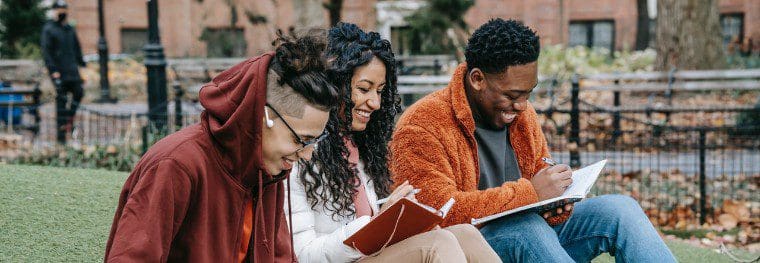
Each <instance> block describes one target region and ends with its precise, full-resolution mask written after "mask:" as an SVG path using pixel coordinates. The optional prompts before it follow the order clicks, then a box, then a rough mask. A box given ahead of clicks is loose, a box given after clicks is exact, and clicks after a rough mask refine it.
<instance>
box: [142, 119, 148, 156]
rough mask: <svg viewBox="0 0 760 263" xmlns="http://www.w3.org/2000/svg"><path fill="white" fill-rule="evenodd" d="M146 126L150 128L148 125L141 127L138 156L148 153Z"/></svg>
mask: <svg viewBox="0 0 760 263" xmlns="http://www.w3.org/2000/svg"><path fill="white" fill-rule="evenodd" d="M148 126H150V124H147V125H145V126H143V127H142V137H143V139H142V154H140V155H144V154H145V153H146V152H147V151H148V140H149V139H148Z"/></svg>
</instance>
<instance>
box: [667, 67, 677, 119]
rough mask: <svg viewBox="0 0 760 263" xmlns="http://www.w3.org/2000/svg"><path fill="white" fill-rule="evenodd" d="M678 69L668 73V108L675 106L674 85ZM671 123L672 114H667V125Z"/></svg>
mask: <svg viewBox="0 0 760 263" xmlns="http://www.w3.org/2000/svg"><path fill="white" fill-rule="evenodd" d="M676 70H677V69H676V68H675V67H673V68H671V69H670V71H669V72H668V89H667V90H665V98H667V99H668V106H673V84H674V83H675V82H676ZM669 122H670V112H669V111H668V112H665V123H669Z"/></svg>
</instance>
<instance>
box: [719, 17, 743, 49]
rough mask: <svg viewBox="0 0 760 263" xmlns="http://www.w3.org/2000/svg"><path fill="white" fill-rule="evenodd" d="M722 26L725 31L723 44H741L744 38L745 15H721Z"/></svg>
mask: <svg viewBox="0 0 760 263" xmlns="http://www.w3.org/2000/svg"><path fill="white" fill-rule="evenodd" d="M720 26H721V28H722V29H723V44H726V45H727V44H728V43H730V42H732V41H737V42H740V41H742V37H743V36H744V34H743V32H744V14H725V15H721V16H720Z"/></svg>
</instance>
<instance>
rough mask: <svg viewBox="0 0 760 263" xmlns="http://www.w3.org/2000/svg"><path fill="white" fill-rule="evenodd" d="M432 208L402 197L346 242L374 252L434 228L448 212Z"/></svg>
mask: <svg viewBox="0 0 760 263" xmlns="http://www.w3.org/2000/svg"><path fill="white" fill-rule="evenodd" d="M431 210H432V208H429V207H428V208H426V207H423V205H420V204H418V203H415V202H414V201H411V200H409V199H406V198H404V199H401V200H399V201H398V202H396V203H395V204H393V206H391V207H389V208H388V209H387V210H385V211H383V212H382V213H381V214H380V215H378V216H377V217H375V218H374V219H372V221H370V222H369V223H368V224H367V225H366V226H364V227H363V228H361V229H359V231H357V232H356V233H354V234H353V235H351V236H350V237H348V239H346V240H345V241H343V244H346V245H347V246H349V247H352V248H355V249H357V250H359V252H361V253H362V254H364V255H371V254H373V253H375V252H377V251H379V250H380V249H381V248H383V246H390V245H393V244H396V243H398V242H400V241H403V240H404V239H407V238H409V237H411V236H414V235H417V234H420V233H424V232H427V231H430V230H432V229H433V228H434V227H435V226H437V225H438V224H440V223H441V222H442V221H443V216H444V213H443V212H440V211H431ZM386 243H387V244H386Z"/></svg>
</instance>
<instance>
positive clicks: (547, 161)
mask: <svg viewBox="0 0 760 263" xmlns="http://www.w3.org/2000/svg"><path fill="white" fill-rule="evenodd" d="M541 160H542V161H544V162H545V163H546V164H548V165H550V166H555V165H557V162H555V161H554V160H552V158H549V157H544V158H541Z"/></svg>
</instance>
